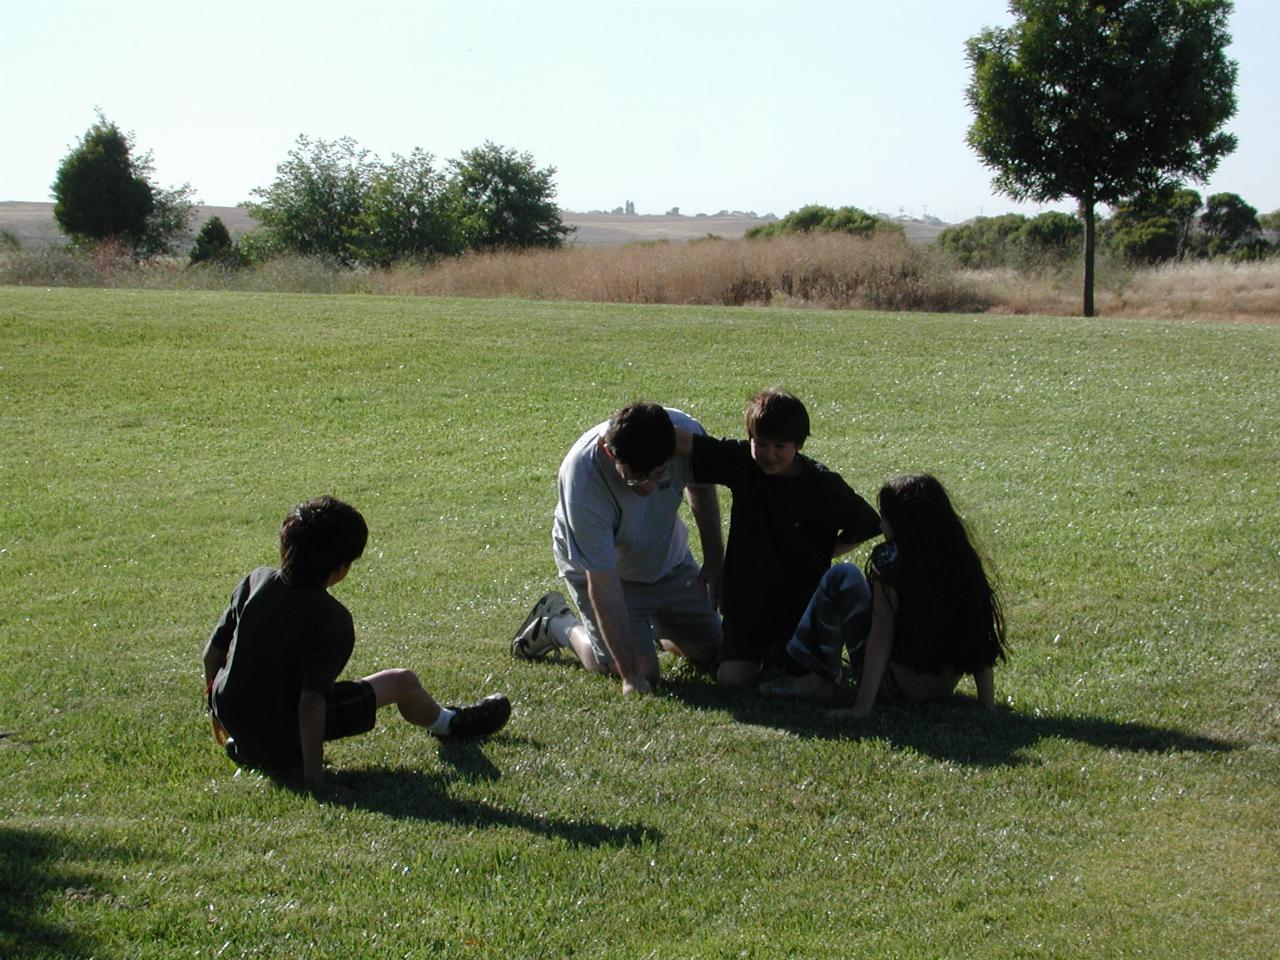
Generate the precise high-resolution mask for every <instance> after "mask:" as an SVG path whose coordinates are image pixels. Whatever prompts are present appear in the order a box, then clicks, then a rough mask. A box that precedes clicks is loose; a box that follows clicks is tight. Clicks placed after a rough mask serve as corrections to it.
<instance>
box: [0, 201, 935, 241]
mask: <svg viewBox="0 0 1280 960" xmlns="http://www.w3.org/2000/svg"><path fill="white" fill-rule="evenodd" d="M215 216H216V217H219V218H220V219H221V220H222V222H223V223H224V224H226V226H227V229H228V230H229V231H230V232H231V235H232V236H233V237H238V236H240V234H242V233H247V232H248V231H250V230H252V229H253V228H254V226H255V225H256V223H255V221H254V219H253V218H252V217H250V216H249V215H248V214H247V213H245V211H244V210H243V209H242V208H240V207H199V208H197V213H196V217H195V219H194V220H193V221H192V224H193V227H194V229H197V230H198V229H199V228H200V225H201V224H203V223H204V222H205V221H206V220H208V219H209V218H210V217H215ZM561 216H562V217H563V219H564V222H565V223H567V224H568V225H569V226H571V227H576V228H577V233H575V234H574V236H573V242H574V243H579V244H583V245H586V246H594V245H599V244H620V243H637V242H646V241H647V242H655V241H660V240H669V241H672V242H683V241H686V240H694V239H697V238H700V237H705V236H707V235H708V234H713V235H715V236H717V237H724V238H725V239H731V238H734V237H740V236H742V235H743V234H744V233H746V232H747V231H748V230H750V229H751V228H752V227H757V226H760V225H761V224H762V223H769V222H771V218H765V217H760V218H756V217H735V216H706V215H698V216H691V217H686V216H657V215H645V214H641V215H633V216H624V215H621V214H610V213H573V212H571V211H563V212H562V213H561ZM898 222H899V223H901V224H902V227H903V229H904V230H905V231H906V234H907V239H908V240H912V241H915V242H917V243H930V242H932V241H933V240H934V239H936V238H937V236H938V234H939V233H941V232H942V231H943V229H945V227H946V224H936V223H921V222H919V221H916V220H900V221H898ZM0 230H7V231H8V232H9V233H12V234H13V235H14V236H16V237H17V238H18V240H19V241H20V242H21V243H22V245H23V246H24V247H34V246H46V245H49V244H55V243H61V242H62V241H63V237H62V234H61V233H60V232H59V231H58V227H57V224H56V223H54V220H53V204H52V203H27V202H24V201H14V200H9V201H3V202H0Z"/></svg>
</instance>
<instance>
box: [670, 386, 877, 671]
mask: <svg viewBox="0 0 1280 960" xmlns="http://www.w3.org/2000/svg"><path fill="white" fill-rule="evenodd" d="M746 421H747V437H748V439H746V440H717V439H713V438H711V437H707V436H695V435H693V434H690V433H686V432H684V431H677V432H676V452H677V453H682V454H687V455H688V456H689V458H690V463H691V466H692V467H693V477H694V480H695V481H696V482H698V483H715V484H720V485H722V486H726V487H728V488H729V489H730V490H731V491H732V492H733V509H732V512H731V513H730V515H729V545H728V547H727V548H726V550H725V556H724V578H723V581H722V583H721V589H720V610H721V613H723V614H724V640H723V642H722V644H721V648H720V666H719V668H718V670H717V673H716V681H717V683H719V684H721V685H723V686H731V687H740V686H746V685H747V684H750V683H753V682H754V681H755V680H756V678H757V677H758V676H759V675H760V672H761V669H762V668H763V666H764V664H766V663H770V662H776V663H777V664H778V665H785V663H786V658H785V657H784V656H783V650H784V648H785V647H786V643H787V641H788V640H789V639H790V637H791V634H792V632H793V631H794V630H795V628H796V623H797V622H798V621H799V619H800V615H801V614H802V613H804V610H805V607H806V605H807V604H808V603H809V598H810V597H811V596H812V595H813V591H814V588H815V587H816V586H817V585H818V581H819V580H820V579H821V578H822V575H823V573H825V572H826V570H827V568H828V567H829V566H830V565H831V559H832V557H834V556H838V555H840V554H843V553H847V552H848V551H850V550H852V549H853V548H854V547H855V546H857V545H858V544H859V543H862V542H863V541H864V540H869V539H870V538H871V537H874V536H876V535H877V534H878V533H879V532H880V516H879V514H877V513H876V511H875V510H874V509H873V508H872V507H871V505H870V504H868V503H867V502H866V501H865V500H863V499H862V497H860V496H858V495H857V494H856V493H854V492H853V490H852V489H851V488H850V487H849V485H848V484H847V483H845V482H844V480H843V479H841V477H840V475H839V474H838V473H833V472H832V471H830V470H828V469H827V468H826V467H824V466H823V465H822V464H820V463H818V462H816V461H814V460H810V459H809V458H808V457H806V456H804V455H803V454H801V453H800V448H801V447H803V446H804V442H805V440H806V438H808V436H809V413H808V411H807V410H805V408H804V404H803V403H801V402H800V401H799V400H798V399H796V398H795V397H793V396H792V395H791V394H789V393H785V392H783V391H782V390H778V389H769V390H764V391H762V392H761V393H759V394H757V395H756V396H755V397H753V398H752V400H751V402H750V403H749V404H747V410H746Z"/></svg>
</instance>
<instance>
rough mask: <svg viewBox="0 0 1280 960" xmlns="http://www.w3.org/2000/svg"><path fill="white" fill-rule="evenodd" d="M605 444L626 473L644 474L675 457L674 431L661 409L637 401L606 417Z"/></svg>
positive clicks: (653, 404)
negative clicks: (624, 467) (607, 419)
mask: <svg viewBox="0 0 1280 960" xmlns="http://www.w3.org/2000/svg"><path fill="white" fill-rule="evenodd" d="M604 442H605V443H606V444H607V445H608V447H609V449H610V450H611V451H613V455H614V456H615V457H617V458H618V462H619V463H622V464H623V465H624V466H626V467H627V469H628V470H631V471H632V472H633V473H637V474H646V473H650V472H652V471H654V470H656V469H658V467H660V466H662V465H663V464H664V463H666V462H667V461H668V460H670V459H671V458H672V457H673V456H675V452H676V428H675V427H673V426H672V425H671V418H670V417H669V416H667V411H666V410H664V409H662V407H660V406H658V405H657V404H656V403H648V402H646V401H643V400H638V401H636V402H635V403H630V404H627V406H625V407H623V408H622V409H621V410H619V411H618V412H617V413H615V414H614V415H613V416H612V417H610V418H609V426H608V428H607V429H606V430H605V432H604Z"/></svg>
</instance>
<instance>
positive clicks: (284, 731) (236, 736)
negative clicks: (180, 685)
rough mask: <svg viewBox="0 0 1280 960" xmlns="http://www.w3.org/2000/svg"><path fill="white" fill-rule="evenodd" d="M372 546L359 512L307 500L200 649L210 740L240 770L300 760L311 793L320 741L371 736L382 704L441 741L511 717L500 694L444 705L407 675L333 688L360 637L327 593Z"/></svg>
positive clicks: (483, 730)
mask: <svg viewBox="0 0 1280 960" xmlns="http://www.w3.org/2000/svg"><path fill="white" fill-rule="evenodd" d="M368 538H369V528H368V527H367V526H366V525H365V522H364V517H362V516H361V515H360V513H359V511H357V510H356V509H355V508H354V507H352V506H350V505H349V504H346V503H343V502H342V501H341V500H336V499H334V498H333V497H318V498H316V499H314V500H308V501H307V502H306V503H303V504H299V505H298V506H297V507H295V508H294V509H293V510H292V511H290V513H289V515H288V516H287V517H285V519H284V523H283V524H281V526H280V569H279V570H277V569H275V568H273V567H260V568H258V569H257V570H254V571H253V572H252V573H251V574H249V575H248V576H247V577H245V578H244V579H243V580H242V581H241V582H240V585H239V586H238V587H236V590H235V593H233V594H232V595H231V603H230V604H229V605H228V607H227V610H226V612H225V613H224V614H223V615H222V619H221V620H219V621H218V625H217V626H216V627H214V630H213V635H212V636H210V637H209V642H208V643H207V644H205V648H204V676H205V683H206V688H207V691H208V693H207V698H208V706H209V709H210V710H211V711H212V712H213V726H214V733H215V735H216V736H218V739H219V741H220V742H224V743H225V745H226V750H227V754H228V755H229V756H230V757H231V759H232V760H234V761H235V762H236V763H238V764H241V765H244V766H254V767H296V766H297V765H298V763H299V762H301V764H302V772H303V776H304V777H305V779H306V782H307V783H308V784H309V785H311V786H315V785H318V784H319V783H320V782H321V780H322V774H323V770H324V741H326V740H337V739H339V738H340V737H350V736H353V735H355V734H358V733H368V732H369V731H370V730H372V729H373V725H374V719H375V713H376V712H377V709H378V708H379V707H385V706H386V705H387V704H389V703H394V704H395V705H396V706H397V707H398V708H399V709H400V715H401V716H403V717H404V718H405V719H406V720H408V721H409V722H410V723H413V724H416V725H418V726H420V727H426V728H427V729H428V730H430V731H431V732H432V733H433V734H435V735H436V736H437V737H480V736H487V735H489V734H491V733H496V732H497V731H498V730H500V729H502V727H503V726H504V725H505V724H506V722H507V719H508V718H509V717H510V716H511V704H510V702H509V701H508V700H507V698H506V697H504V696H503V695H502V694H492V695H490V696H488V697H485V698H484V699H483V700H481V701H480V702H478V703H475V704H472V705H470V706H465V707H441V706H440V705H439V704H437V703H436V701H435V700H433V699H432V698H431V695H430V694H429V693H427V691H426V690H424V689H423V688H422V684H421V683H419V682H418V677H417V675H416V674H415V673H414V672H413V671H412V670H382V671H380V672H378V673H375V674H373V675H371V676H368V677H364V678H363V679H360V680H341V681H339V680H337V677H338V674H339V673H341V672H342V669H343V668H344V667H345V666H346V665H347V660H348V659H349V658H350V657H351V650H352V648H353V647H354V645H355V639H356V637H355V628H354V626H353V624H352V620H351V614H350V612H348V610H347V608H346V607H344V606H343V605H342V604H341V603H339V602H338V601H337V600H336V599H334V598H333V597H331V596H330V595H329V592H328V589H329V587H332V586H333V585H334V584H336V583H338V582H339V581H341V580H342V579H343V578H344V577H346V575H347V574H348V573H349V572H350V570H351V564H352V563H354V562H355V561H356V559H357V558H358V557H359V556H360V555H361V554H362V553H364V546H365V542H366V541H367V540H368ZM228 737H229V739H228Z"/></svg>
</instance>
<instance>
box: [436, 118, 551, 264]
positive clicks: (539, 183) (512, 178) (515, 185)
mask: <svg viewBox="0 0 1280 960" xmlns="http://www.w3.org/2000/svg"><path fill="white" fill-rule="evenodd" d="M450 167H451V169H452V178H451V184H450V187H451V191H452V193H453V197H454V202H455V203H456V204H457V208H456V209H457V211H458V214H459V216H460V221H461V230H462V236H463V240H464V242H465V244H466V246H468V247H473V248H475V249H477V250H496V249H503V248H520V247H558V246H560V245H561V244H562V243H564V241H565V238H566V237H568V236H570V235H571V234H572V233H573V228H572V227H569V226H566V225H565V224H564V223H563V222H562V221H561V219H560V208H559V207H558V206H556V202H555V197H556V186H555V180H554V177H555V172H556V170H555V167H544V168H542V169H541V170H539V169H538V167H537V166H536V165H535V164H534V160H533V155H532V154H529V153H522V154H521V153H516V151H515V150H512V149H509V148H505V147H500V146H498V145H497V144H495V143H492V142H489V141H485V143H484V145H483V146H481V147H476V148H475V149H474V150H466V151H463V154H462V156H461V157H460V158H459V159H457V160H453V161H450Z"/></svg>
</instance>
